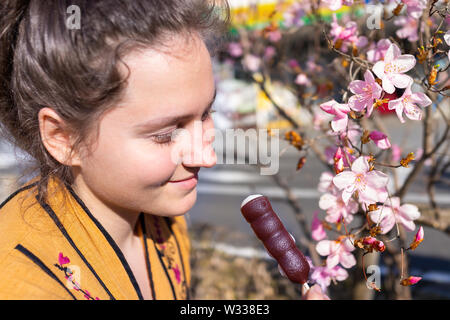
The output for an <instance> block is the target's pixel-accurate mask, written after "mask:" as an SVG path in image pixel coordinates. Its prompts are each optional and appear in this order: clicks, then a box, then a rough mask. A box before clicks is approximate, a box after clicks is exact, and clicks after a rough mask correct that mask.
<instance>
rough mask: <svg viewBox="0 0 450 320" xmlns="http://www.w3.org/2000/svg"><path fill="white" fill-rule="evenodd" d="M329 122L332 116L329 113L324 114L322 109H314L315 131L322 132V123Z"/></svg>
mask: <svg viewBox="0 0 450 320" xmlns="http://www.w3.org/2000/svg"><path fill="white" fill-rule="evenodd" d="M329 120H330V115H329V114H328V113H326V112H324V111H323V110H322V109H320V108H314V117H313V124H314V129H315V130H320V127H321V126H322V123H324V122H328V121H329Z"/></svg>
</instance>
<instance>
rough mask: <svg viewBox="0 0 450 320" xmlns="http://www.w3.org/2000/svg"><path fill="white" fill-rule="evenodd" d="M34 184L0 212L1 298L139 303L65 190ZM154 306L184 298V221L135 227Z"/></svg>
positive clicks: (107, 244) (129, 277) (121, 263)
mask: <svg viewBox="0 0 450 320" xmlns="http://www.w3.org/2000/svg"><path fill="white" fill-rule="evenodd" d="M58 181H59V180H57V179H55V178H52V179H51V180H50V183H49V185H48V192H49V197H48V198H49V201H48V203H38V201H37V199H36V194H37V192H36V188H34V186H35V182H36V180H32V181H30V182H29V183H28V184H26V185H25V186H24V187H22V188H21V189H19V190H17V191H16V192H14V193H13V194H11V196H9V197H8V199H6V200H5V201H4V202H3V203H2V204H1V205H0V299H77V300H78V299H81V300H84V299H97V298H98V299H100V300H105V299H113V300H114V299H116V300H123V299H142V294H141V291H140V289H139V286H138V283H137V282H136V279H135V277H134V275H133V273H132V271H131V269H130V266H129V265H128V263H127V261H126V260H125V258H124V255H123V253H122V252H121V250H120V248H119V247H118V246H117V244H116V243H115V242H114V240H113V239H112V238H111V236H110V235H109V234H108V232H107V231H106V230H105V229H104V228H103V227H102V225H101V224H100V223H99V222H98V221H97V219H96V218H95V217H94V216H93V215H92V213H91V212H90V211H89V209H88V208H87V207H86V206H85V204H84V203H83V201H82V200H81V199H80V198H79V197H78V196H77V195H76V194H75V192H74V191H73V189H72V188H71V187H70V186H63V187H62V188H59V189H58V188H57V186H58V184H59V183H58ZM137 228H138V232H139V235H140V236H141V239H142V242H143V245H144V246H143V247H144V248H145V251H146V257H147V271H148V274H149V278H150V284H151V287H152V288H151V289H152V294H153V297H154V299H157V300H161V299H164V300H171V299H189V289H188V288H189V284H190V268H189V251H190V243H189V237H188V233H187V228H186V222H185V219H184V217H182V216H180V217H174V218H167V217H159V216H154V215H150V214H144V213H142V214H141V216H140V217H139V220H138V226H137Z"/></svg>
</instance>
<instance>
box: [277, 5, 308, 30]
mask: <svg viewBox="0 0 450 320" xmlns="http://www.w3.org/2000/svg"><path fill="white" fill-rule="evenodd" d="M310 10H311V8H310V4H309V2H308V1H304V2H294V3H293V4H292V5H291V6H289V8H288V9H287V10H286V11H284V12H283V20H284V25H285V26H286V27H288V28H289V27H293V26H294V27H301V26H303V25H304V22H303V19H302V18H303V17H304V16H305V14H306V12H309V11H310Z"/></svg>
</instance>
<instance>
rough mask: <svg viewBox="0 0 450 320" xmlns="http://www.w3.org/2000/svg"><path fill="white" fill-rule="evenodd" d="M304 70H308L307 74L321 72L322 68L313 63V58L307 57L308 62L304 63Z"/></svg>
mask: <svg viewBox="0 0 450 320" xmlns="http://www.w3.org/2000/svg"><path fill="white" fill-rule="evenodd" d="M306 68H307V69H308V71H309V72H321V71H322V66H321V65H318V64H316V62H315V61H314V58H312V57H309V59H308V61H306Z"/></svg>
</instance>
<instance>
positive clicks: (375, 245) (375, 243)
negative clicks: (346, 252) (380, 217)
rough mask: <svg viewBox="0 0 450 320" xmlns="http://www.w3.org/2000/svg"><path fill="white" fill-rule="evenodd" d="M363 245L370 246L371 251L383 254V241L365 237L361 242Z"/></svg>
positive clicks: (384, 248) (384, 247)
mask: <svg viewBox="0 0 450 320" xmlns="http://www.w3.org/2000/svg"><path fill="white" fill-rule="evenodd" d="M362 243H363V244H364V245H368V246H370V247H371V248H372V249H373V250H376V251H378V252H383V251H384V250H386V246H385V245H384V243H383V241H379V240H377V239H376V238H374V237H365V238H364V239H363V242H362Z"/></svg>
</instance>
